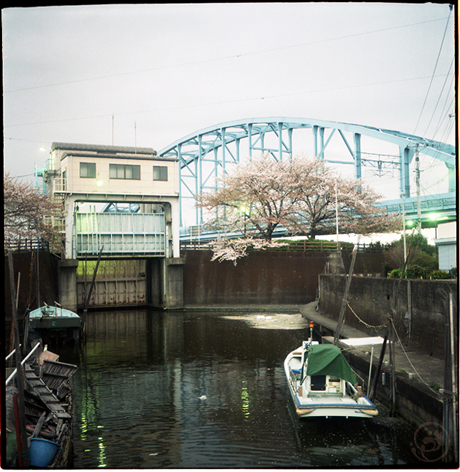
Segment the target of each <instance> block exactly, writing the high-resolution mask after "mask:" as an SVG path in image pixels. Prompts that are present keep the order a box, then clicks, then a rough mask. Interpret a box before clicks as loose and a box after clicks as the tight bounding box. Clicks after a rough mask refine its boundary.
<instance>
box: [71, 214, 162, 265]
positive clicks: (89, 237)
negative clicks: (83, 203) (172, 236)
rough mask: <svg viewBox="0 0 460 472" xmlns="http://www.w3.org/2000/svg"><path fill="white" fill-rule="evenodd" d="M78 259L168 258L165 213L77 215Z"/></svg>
mask: <svg viewBox="0 0 460 472" xmlns="http://www.w3.org/2000/svg"><path fill="white" fill-rule="evenodd" d="M74 216H75V217H74V225H73V248H74V251H73V252H74V257H75V258H78V259H79V258H82V257H84V256H97V255H98V253H99V250H100V249H101V247H102V245H104V256H107V255H112V256H130V255H133V256H136V255H137V256H141V255H150V256H165V250H166V236H165V214H164V213H128V214H120V213H79V212H76V213H75V215H74Z"/></svg>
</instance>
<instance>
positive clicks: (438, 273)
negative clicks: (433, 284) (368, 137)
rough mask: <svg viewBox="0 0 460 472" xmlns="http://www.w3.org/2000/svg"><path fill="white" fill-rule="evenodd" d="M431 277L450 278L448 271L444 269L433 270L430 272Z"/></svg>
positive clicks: (437, 278) (436, 278) (435, 278)
mask: <svg viewBox="0 0 460 472" xmlns="http://www.w3.org/2000/svg"><path fill="white" fill-rule="evenodd" d="M431 278H432V279H434V280H440V279H450V275H449V272H446V271H445V270H434V271H433V272H432V273H431Z"/></svg>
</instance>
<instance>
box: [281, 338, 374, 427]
mask: <svg viewBox="0 0 460 472" xmlns="http://www.w3.org/2000/svg"><path fill="white" fill-rule="evenodd" d="M284 371H285V374H286V378H287V382H288V385H289V390H290V393H291V397H292V400H293V402H294V405H295V409H296V413H297V415H298V417H300V418H313V417H324V418H329V417H345V418H352V417H355V418H372V417H375V416H377V415H378V410H377V408H376V406H375V405H374V404H373V403H372V402H371V401H370V400H369V399H368V398H367V397H366V396H364V395H363V393H362V389H361V387H358V386H356V377H355V374H354V373H353V371H352V369H351V367H350V366H349V364H348V362H347V361H346V359H345V358H344V357H343V354H342V352H341V350H340V348H338V347H337V346H334V345H332V344H319V343H318V342H317V341H313V340H312V337H310V339H309V340H308V341H304V342H303V343H302V346H300V347H299V348H297V349H295V350H294V351H292V352H290V353H289V354H288V356H287V357H286V359H285V361H284Z"/></svg>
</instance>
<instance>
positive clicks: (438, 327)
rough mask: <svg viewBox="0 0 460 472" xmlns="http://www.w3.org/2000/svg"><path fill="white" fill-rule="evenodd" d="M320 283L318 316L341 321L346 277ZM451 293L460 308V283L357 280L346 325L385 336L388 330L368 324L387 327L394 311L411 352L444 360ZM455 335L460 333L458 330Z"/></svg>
mask: <svg viewBox="0 0 460 472" xmlns="http://www.w3.org/2000/svg"><path fill="white" fill-rule="evenodd" d="M319 279H320V301H319V304H318V312H320V313H322V314H323V315H325V316H327V317H329V318H332V319H335V320H337V319H338V315H339V313H340V308H341V305H342V298H343V294H344V292H345V284H346V277H345V276H343V275H342V276H340V275H320V277H319ZM449 292H451V293H452V294H453V296H454V301H455V305H456V306H458V305H457V303H458V290H457V281H453V280H449V281H447V280H401V282H400V281H399V280H398V279H384V278H375V279H373V278H360V277H353V279H352V282H351V285H350V293H349V296H348V303H349V305H350V307H351V308H349V307H347V310H346V313H345V323H346V324H347V325H348V326H351V327H354V328H357V329H359V330H361V331H364V332H367V333H369V335H370V336H375V335H381V336H384V334H385V331H386V328H380V329H374V328H369V327H368V326H366V324H367V325H370V326H380V325H383V324H385V323H386V321H387V316H388V315H389V314H391V313H393V311H394V314H393V319H394V323H395V326H396V328H397V331H398V333H406V335H405V336H404V337H403V338H402V339H401V341H402V342H403V343H404V344H405V345H407V346H409V347H410V348H414V349H419V350H422V351H423V352H426V353H427V354H430V355H433V356H436V357H439V358H440V359H442V358H443V357H444V337H445V323H446V320H447V318H446V316H447V314H448V312H449V311H448V294H449ZM409 309H410V310H409ZM352 310H353V311H352ZM409 311H411V313H412V315H411V321H410V322H409V319H407V318H406V316H407V315H408V314H409ZM353 312H354V313H355V314H356V315H357V316H355V314H354V313H353ZM358 317H359V318H361V320H362V321H364V322H365V323H366V324H364V323H362V322H361V321H360V320H359V319H358ZM455 318H456V316H455ZM409 329H410V336H409ZM455 332H456V333H457V327H455ZM457 341H458V340H457Z"/></svg>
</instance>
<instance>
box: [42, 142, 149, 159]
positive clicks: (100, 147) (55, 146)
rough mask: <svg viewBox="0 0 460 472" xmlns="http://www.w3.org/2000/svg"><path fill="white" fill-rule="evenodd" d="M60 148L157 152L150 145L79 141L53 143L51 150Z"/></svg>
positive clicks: (94, 150)
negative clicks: (109, 144) (115, 144)
mask: <svg viewBox="0 0 460 472" xmlns="http://www.w3.org/2000/svg"><path fill="white" fill-rule="evenodd" d="M56 149H58V150H59V149H60V150H62V151H87V152H90V151H92V152H102V153H103V152H106V153H127V154H151V155H153V156H156V154H157V152H156V151H155V150H154V149H153V148H150V147H135V146H107V145H103V144H77V143H52V144H51V151H54V150H56Z"/></svg>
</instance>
